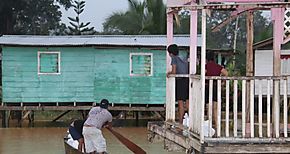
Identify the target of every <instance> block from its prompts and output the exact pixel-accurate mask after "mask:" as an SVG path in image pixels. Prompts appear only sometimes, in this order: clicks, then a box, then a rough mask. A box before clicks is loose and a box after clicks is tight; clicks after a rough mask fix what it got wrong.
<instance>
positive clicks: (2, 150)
mask: <svg viewBox="0 0 290 154" xmlns="http://www.w3.org/2000/svg"><path fill="white" fill-rule="evenodd" d="M114 123H115V124H114V125H115V126H117V125H120V126H121V124H122V123H125V122H124V121H115V122H114ZM12 124H13V123H12ZM134 124H136V123H134ZM10 125H11V124H10ZM26 125H27V124H26V123H24V124H23V126H24V127H22V128H16V127H12V128H0V154H64V144H63V137H64V135H65V133H66V131H67V128H66V127H67V125H68V122H57V123H52V122H36V123H35V126H36V127H30V128H29V127H25V126H26ZM115 130H116V131H118V132H119V133H121V134H122V135H124V136H125V137H127V138H128V139H129V140H131V141H133V142H134V143H136V144H137V145H139V146H140V147H141V148H143V149H144V150H145V151H147V153H149V154H150V153H152V154H154V153H158V154H167V153H176V152H167V151H166V150H164V149H163V143H154V144H152V143H149V142H148V141H147V128H146V127H115ZM103 133H104V136H105V138H106V139H107V145H108V152H109V153H110V154H128V153H129V154H130V153H131V152H130V151H129V150H128V149H127V148H126V147H125V146H124V145H123V144H122V143H121V142H119V141H118V139H117V138H115V137H114V136H113V135H112V134H111V133H110V132H109V131H107V130H106V129H104V130H103Z"/></svg>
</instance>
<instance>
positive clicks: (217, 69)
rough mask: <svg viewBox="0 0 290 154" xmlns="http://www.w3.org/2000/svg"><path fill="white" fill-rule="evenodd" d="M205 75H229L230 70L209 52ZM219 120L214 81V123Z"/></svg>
mask: <svg viewBox="0 0 290 154" xmlns="http://www.w3.org/2000/svg"><path fill="white" fill-rule="evenodd" d="M205 76H228V71H227V70H226V69H225V68H224V67H223V66H221V65H219V64H217V63H216V62H215V56H214V55H213V53H210V54H208V56H207V63H206V65H205ZM205 85H206V91H205V97H206V98H205V101H206V103H208V97H209V96H208V93H209V82H208V80H206V83H205ZM216 122H217V82H216V80H215V81H214V82H213V124H215V125H216Z"/></svg>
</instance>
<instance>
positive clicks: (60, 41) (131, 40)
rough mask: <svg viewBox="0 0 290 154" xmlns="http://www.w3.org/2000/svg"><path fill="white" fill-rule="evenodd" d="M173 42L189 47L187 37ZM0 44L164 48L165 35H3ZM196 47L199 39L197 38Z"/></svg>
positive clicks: (181, 36)
mask: <svg viewBox="0 0 290 154" xmlns="http://www.w3.org/2000/svg"><path fill="white" fill-rule="evenodd" d="M173 42H174V43H175V44H177V45H179V46H189V42H190V37H189V35H175V36H174V40H173ZM0 44H1V45H4V46H92V45H95V46H111V45H112V46H152V47H154V46H166V45H167V38H166V35H87V36H84V35H81V36H39V35H3V36H2V37H0ZM198 46H201V37H200V35H199V36H198Z"/></svg>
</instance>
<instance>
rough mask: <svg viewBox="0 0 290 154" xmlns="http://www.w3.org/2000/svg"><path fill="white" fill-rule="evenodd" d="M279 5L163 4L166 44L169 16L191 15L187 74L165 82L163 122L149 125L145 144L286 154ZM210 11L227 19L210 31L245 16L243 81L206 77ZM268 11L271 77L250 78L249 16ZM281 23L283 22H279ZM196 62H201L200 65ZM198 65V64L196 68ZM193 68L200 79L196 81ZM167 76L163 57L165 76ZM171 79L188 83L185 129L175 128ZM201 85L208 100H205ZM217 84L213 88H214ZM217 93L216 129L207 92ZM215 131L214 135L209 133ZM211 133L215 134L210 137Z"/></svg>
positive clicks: (240, 0) (282, 10) (267, 1)
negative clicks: (226, 14)
mask: <svg viewBox="0 0 290 154" xmlns="http://www.w3.org/2000/svg"><path fill="white" fill-rule="evenodd" d="M289 6H290V3H289V2H286V1H283V2H281V1H279V0H257V1H256V0H201V1H175V0H168V2H167V8H168V11H167V39H168V44H172V43H174V40H173V35H174V34H173V16H177V14H178V12H179V11H180V10H182V9H186V10H189V12H190V58H189V59H190V67H189V68H190V69H189V74H190V75H187V74H184V75H173V76H171V77H169V78H167V79H166V121H165V122H161V123H153V122H152V123H149V124H148V131H149V133H148V139H149V140H150V141H153V142H154V141H155V139H156V138H160V137H161V138H163V141H164V147H166V148H167V149H168V150H177V149H183V150H184V151H185V152H186V153H195V152H197V153H289V151H290V148H289V147H290V142H289V141H290V138H289V137H288V136H289V134H288V131H289V130H290V128H289V122H288V121H289V120H288V118H289V112H288V106H289V105H288V97H289V95H288V89H289V85H288V76H281V59H280V55H281V45H282V44H284V43H286V42H288V41H289V40H290V39H289V38H290V37H289V35H288V34H289V33H288V30H289V28H288V26H289V25H285V22H284V20H288V15H287V12H289V10H288V9H286V8H287V7H289ZM199 10H200V11H201V38H202V47H201V54H200V55H201V56H200V59H198V58H197V50H196V48H197V27H198V25H197V23H198V20H197V17H198V11H199ZM211 10H223V11H225V10H227V11H231V13H232V14H231V16H230V17H229V18H228V19H226V20H224V21H222V22H221V23H219V24H218V25H216V27H213V28H212V30H213V31H215V30H217V29H220V28H222V27H223V26H225V25H226V24H227V23H229V22H230V21H231V20H233V19H235V18H237V17H238V16H239V15H240V14H242V13H246V16H247V19H246V20H247V23H246V26H247V46H246V47H247V49H246V56H247V64H246V76H242V77H220V76H215V77H207V76H205V63H206V45H207V44H206V38H207V36H206V31H207V28H206V27H207V16H209V15H210V11H211ZM255 10H270V11H271V15H272V16H271V17H272V18H271V19H272V21H273V36H275V37H274V41H273V75H272V76H255V75H254V64H253V61H254V58H253V40H254V33H253V31H254V29H253V28H254V27H253V24H254V22H253V20H254V16H253V12H254V11H255ZM284 17H285V18H284ZM199 60H200V61H199ZM199 62H200V63H199ZM197 63H199V64H200V74H198V75H197V68H198V67H197V66H196V65H197ZM170 70H171V65H170V57H169V55H167V71H170ZM175 77H187V78H189V81H190V83H189V111H188V114H189V126H188V127H184V126H181V125H180V124H178V123H176V122H175V120H176V119H175V118H176V116H175V110H176V102H175ZM206 81H208V83H209V89H210V90H209V91H208V92H209V95H208V96H206V95H205V91H206V90H207V89H206V86H205V84H206ZM214 82H216V83H217V84H213V83H214ZM213 86H216V88H217V91H216V93H217V94H216V95H217V100H216V104H217V119H216V120H217V123H216V126H214V127H213V112H212V110H213V104H214V100H213V95H214V92H213V90H212V87H213ZM206 97H207V98H208V101H207V102H206ZM212 129H214V131H211V130H212ZM213 132H214V133H213Z"/></svg>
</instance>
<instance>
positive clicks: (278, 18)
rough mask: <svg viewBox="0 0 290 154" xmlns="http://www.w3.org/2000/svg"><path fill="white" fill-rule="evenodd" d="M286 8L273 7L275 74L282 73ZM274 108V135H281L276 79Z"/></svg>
mask: <svg viewBox="0 0 290 154" xmlns="http://www.w3.org/2000/svg"><path fill="white" fill-rule="evenodd" d="M284 11H285V9H284V8H272V9H271V14H272V20H273V25H274V31H273V37H274V40H273V52H274V53H273V76H280V75H281V59H280V55H281V44H282V43H283V33H284V26H283V23H284V21H283V20H284ZM272 108H273V110H272V112H273V113H272V118H273V119H272V121H273V124H274V125H273V129H272V130H273V132H272V133H273V135H274V136H275V137H276V138H278V137H279V123H280V122H279V121H280V120H279V119H280V115H279V113H280V81H279V80H274V82H273V107H272Z"/></svg>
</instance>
